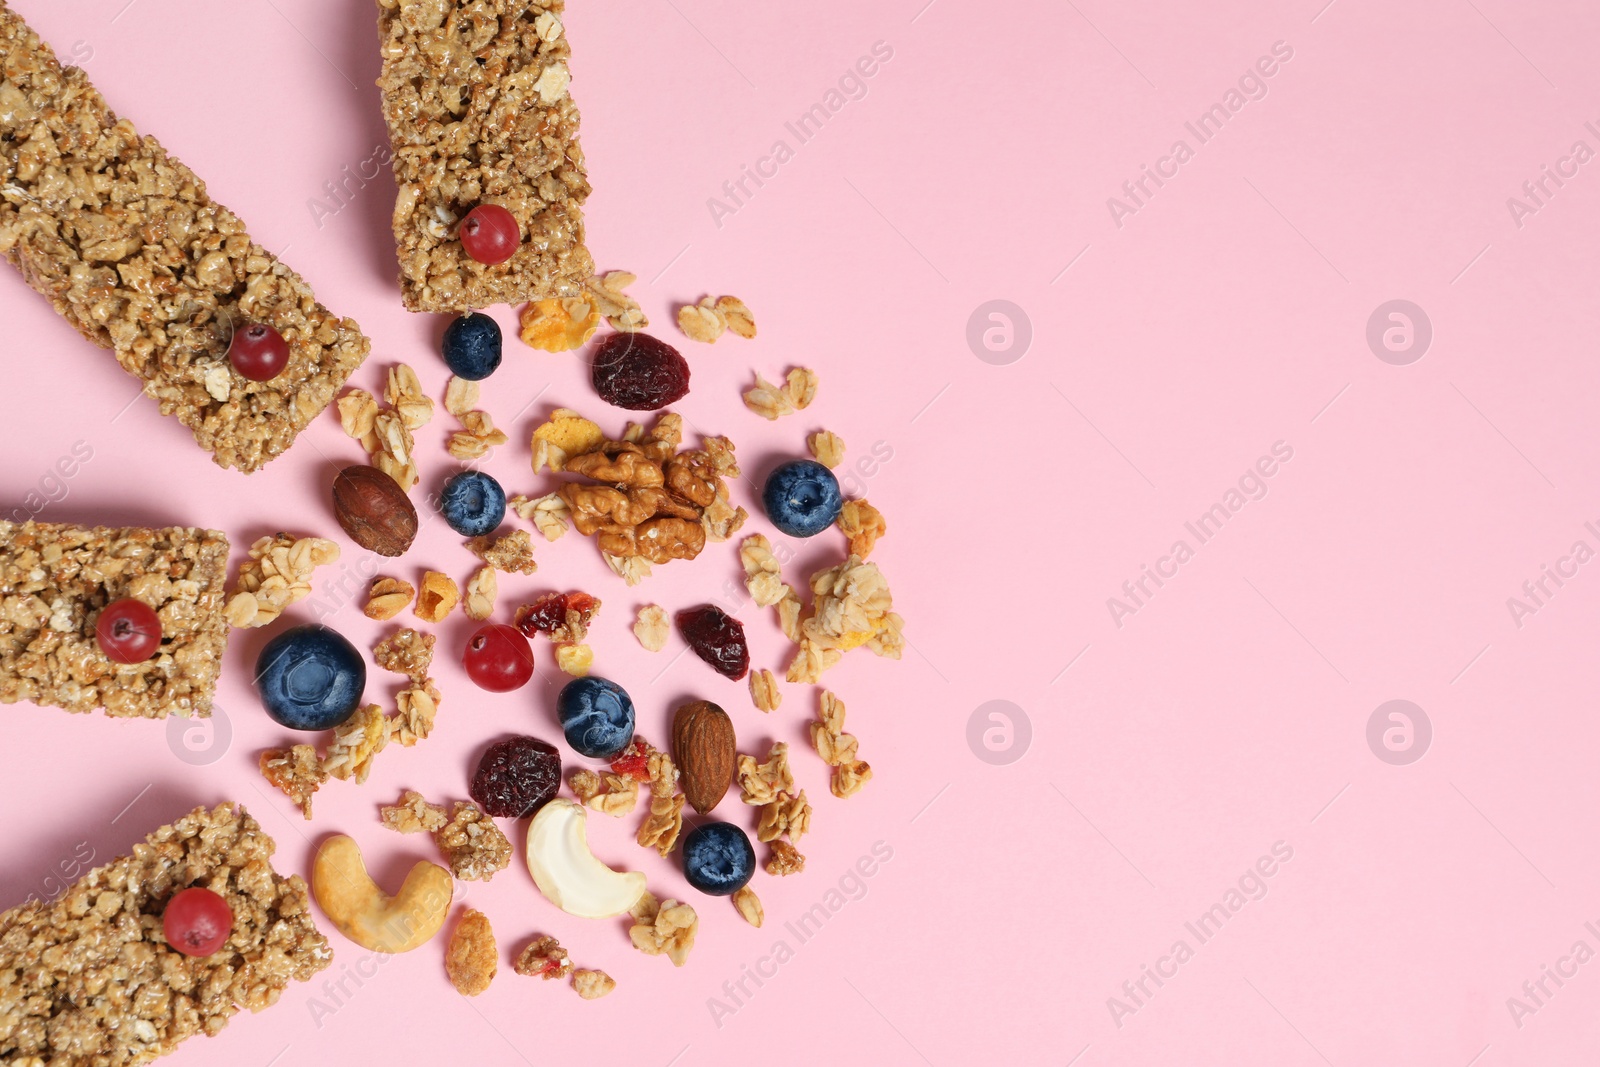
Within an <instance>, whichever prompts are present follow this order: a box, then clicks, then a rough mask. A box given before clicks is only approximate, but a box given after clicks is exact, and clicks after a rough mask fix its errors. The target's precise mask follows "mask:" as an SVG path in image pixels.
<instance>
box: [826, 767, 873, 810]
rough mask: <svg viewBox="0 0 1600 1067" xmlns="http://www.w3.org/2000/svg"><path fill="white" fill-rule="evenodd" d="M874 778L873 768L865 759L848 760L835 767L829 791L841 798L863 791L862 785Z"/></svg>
mask: <svg viewBox="0 0 1600 1067" xmlns="http://www.w3.org/2000/svg"><path fill="white" fill-rule="evenodd" d="M871 780H872V768H871V767H870V766H868V764H867V763H866V761H864V760H858V759H856V760H847V761H846V762H844V763H841V764H840V765H839V766H837V767H835V768H834V769H833V780H832V781H830V782H829V783H828V791H829V792H831V793H832V794H833V795H834V796H836V797H838V798H839V799H840V800H845V799H847V798H849V797H853V796H855V795H856V794H857V793H859V792H861V787H862V786H864V785H866V784H867V783H868V782H869V781H871Z"/></svg>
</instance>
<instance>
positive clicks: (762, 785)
mask: <svg viewBox="0 0 1600 1067" xmlns="http://www.w3.org/2000/svg"><path fill="white" fill-rule="evenodd" d="M736 767H737V771H736V774H737V778H738V782H739V799H740V800H742V801H744V802H745V803H746V804H754V805H757V806H760V805H765V804H770V803H772V802H773V801H774V800H776V799H778V795H779V794H780V793H793V792H794V774H793V773H792V772H791V771H790V770H789V746H788V744H787V743H786V742H783V741H774V742H773V743H772V748H771V749H770V750H769V751H768V753H767V762H765V763H757V762H756V758H755V757H754V756H745V755H740V756H739V759H738V762H737V764H736Z"/></svg>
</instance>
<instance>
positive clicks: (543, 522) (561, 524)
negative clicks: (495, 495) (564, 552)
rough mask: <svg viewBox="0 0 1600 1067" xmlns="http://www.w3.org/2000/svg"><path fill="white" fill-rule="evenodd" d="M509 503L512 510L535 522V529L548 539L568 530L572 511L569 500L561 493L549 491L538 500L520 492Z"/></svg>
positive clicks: (554, 538) (551, 539) (552, 539)
mask: <svg viewBox="0 0 1600 1067" xmlns="http://www.w3.org/2000/svg"><path fill="white" fill-rule="evenodd" d="M509 503H510V505H511V510H512V511H515V512H516V513H517V514H518V515H520V516H521V517H522V518H523V519H524V520H525V521H527V522H531V523H533V527H534V529H536V530H538V531H539V532H540V533H541V534H543V535H544V539H545V540H546V541H554V540H556V539H557V538H558V537H560V536H561V535H562V534H564V533H566V532H567V523H568V521H570V520H571V518H572V512H571V511H569V510H567V502H566V501H565V500H562V499H561V494H560V493H548V494H546V495H545V496H541V497H539V498H538V499H536V500H529V499H528V498H527V497H525V496H522V495H521V494H518V495H517V496H514V497H512V498H511V500H510V502H509Z"/></svg>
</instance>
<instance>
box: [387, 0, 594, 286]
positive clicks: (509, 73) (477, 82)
mask: <svg viewBox="0 0 1600 1067" xmlns="http://www.w3.org/2000/svg"><path fill="white" fill-rule="evenodd" d="M564 7H565V4H564V2H563V0H378V29H379V34H380V39H381V42H382V50H383V73H382V76H381V77H379V79H378V87H379V88H380V89H382V90H383V115H384V119H385V121H387V123H388V125H389V140H390V142H391V144H392V145H393V148H394V177H395V184H396V185H397V186H399V190H400V191H399V195H398V196H397V197H396V200H395V207H394V238H395V247H396V251H397V253H398V255H399V258H400V288H401V294H402V296H403V298H404V300H405V306H406V307H407V308H409V309H410V310H412V311H442V312H458V313H459V312H463V311H465V310H466V309H468V308H481V307H486V306H488V305H490V304H506V303H522V302H524V301H528V300H535V299H544V298H549V297H563V296H577V295H579V294H581V293H582V292H583V289H584V285H585V283H586V282H587V281H588V279H589V277H590V276H591V275H592V274H593V273H594V261H593V260H592V259H591V258H590V256H589V251H588V249H586V248H585V247H584V244H583V215H582V211H581V207H582V205H583V201H584V199H585V198H586V197H587V196H588V195H589V181H588V178H587V177H586V176H585V174H584V165H583V151H582V149H581V148H579V146H578V109H577V107H576V106H575V105H574V104H573V102H572V96H571V94H570V93H568V91H567V82H568V73H567V60H568V57H569V56H570V54H571V49H570V48H569V47H568V45H567V38H566V33H565V30H564V28H563V26H562V22H561V15H562V12H563V9H564ZM482 203H492V204H498V205H500V206H501V207H504V208H505V209H507V210H508V211H510V212H511V214H512V215H513V216H515V218H516V220H517V224H518V227H519V228H520V230H521V232H522V244H521V245H520V246H519V247H518V249H517V252H516V254H515V255H513V256H512V257H511V259H509V260H507V261H506V262H505V263H503V264H499V265H497V266H486V265H484V264H482V263H479V262H477V261H476V260H474V259H473V258H472V257H470V256H468V255H467V254H466V252H465V251H464V250H463V249H462V247H461V242H460V240H459V239H458V238H457V234H456V225H457V223H458V222H459V221H460V219H461V218H463V217H464V216H465V215H466V214H467V212H469V211H471V210H472V209H473V208H474V207H476V206H477V205H479V204H482Z"/></svg>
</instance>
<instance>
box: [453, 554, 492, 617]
mask: <svg viewBox="0 0 1600 1067" xmlns="http://www.w3.org/2000/svg"><path fill="white" fill-rule="evenodd" d="M499 591H500V582H499V580H498V579H496V578H495V576H494V568H493V567H488V566H485V567H479V568H478V570H477V573H475V574H474V575H473V576H472V577H471V578H468V579H467V595H466V596H465V597H463V598H462V610H464V611H465V612H466V613H467V618H469V619H477V620H478V621H479V622H482V621H483V620H484V619H487V618H488V617H489V616H490V615H493V614H494V598H495V597H496V595H498V593H499Z"/></svg>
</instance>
